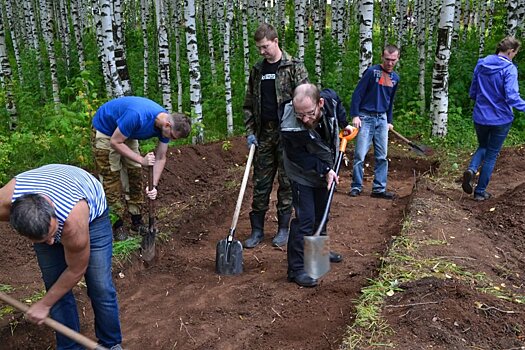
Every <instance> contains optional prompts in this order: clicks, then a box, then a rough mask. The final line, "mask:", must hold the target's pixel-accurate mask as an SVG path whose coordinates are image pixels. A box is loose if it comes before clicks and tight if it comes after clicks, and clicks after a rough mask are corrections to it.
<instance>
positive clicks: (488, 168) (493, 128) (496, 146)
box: [468, 122, 512, 194]
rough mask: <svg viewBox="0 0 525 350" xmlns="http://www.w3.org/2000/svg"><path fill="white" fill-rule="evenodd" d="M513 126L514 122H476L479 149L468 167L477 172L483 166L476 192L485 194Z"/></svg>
mask: <svg viewBox="0 0 525 350" xmlns="http://www.w3.org/2000/svg"><path fill="white" fill-rule="evenodd" d="M511 126H512V122H511V123H508V124H504V125H481V124H477V123H474V128H475V129H476V135H477V137H478V149H477V150H476V152H475V153H474V155H473V156H472V159H471V160H470V165H469V166H468V168H469V169H470V170H472V171H473V172H474V174H475V173H476V172H477V171H478V168H479V167H480V166H481V171H480V174H479V179H478V185H477V186H476V189H475V190H474V193H475V194H483V193H484V192H485V190H486V189H487V186H488V184H489V181H490V177H491V176H492V171H493V170H494V166H495V165H496V159H497V158H498V155H499V152H500V150H501V147H502V146H503V142H505V139H506V138H507V135H508V133H509V130H510V127H511Z"/></svg>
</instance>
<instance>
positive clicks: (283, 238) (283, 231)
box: [272, 213, 292, 247]
mask: <svg viewBox="0 0 525 350" xmlns="http://www.w3.org/2000/svg"><path fill="white" fill-rule="evenodd" d="M291 217H292V213H288V214H279V215H278V217H277V220H278V222H279V226H278V227H279V229H278V230H277V233H276V234H275V237H273V240H272V244H273V246H274V247H282V246H284V245H286V243H288V234H289V233H290V218H291Z"/></svg>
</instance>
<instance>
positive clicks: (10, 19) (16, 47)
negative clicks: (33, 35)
mask: <svg viewBox="0 0 525 350" xmlns="http://www.w3.org/2000/svg"><path fill="white" fill-rule="evenodd" d="M12 1H13V0H6V2H5V7H6V13H7V20H8V24H9V32H10V33H11V42H12V45H13V52H14V55H15V61H16V67H17V72H18V80H19V81H20V85H23V84H24V74H23V70H22V59H21V58H20V50H19V44H18V41H19V40H20V37H21V36H20V34H19V33H18V31H16V30H15V24H14V15H13V6H12V3H11V2H12ZM22 28H24V27H23V26H22Z"/></svg>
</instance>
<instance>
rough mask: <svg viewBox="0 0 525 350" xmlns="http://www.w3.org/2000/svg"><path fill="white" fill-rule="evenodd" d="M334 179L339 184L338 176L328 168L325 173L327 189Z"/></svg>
mask: <svg viewBox="0 0 525 350" xmlns="http://www.w3.org/2000/svg"><path fill="white" fill-rule="evenodd" d="M334 181H335V183H336V184H337V185H339V176H337V174H336V173H335V171H334V170H333V169H330V171H328V172H327V173H326V182H328V189H330V187H332V182H334Z"/></svg>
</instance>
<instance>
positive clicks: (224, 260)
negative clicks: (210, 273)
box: [215, 239, 243, 275]
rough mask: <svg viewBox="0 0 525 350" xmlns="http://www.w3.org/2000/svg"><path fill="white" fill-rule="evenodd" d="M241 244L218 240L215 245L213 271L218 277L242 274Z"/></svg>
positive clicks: (236, 241)
mask: <svg viewBox="0 0 525 350" xmlns="http://www.w3.org/2000/svg"><path fill="white" fill-rule="evenodd" d="M242 269H243V259H242V243H241V242H240V241H238V240H236V239H234V240H231V241H229V240H228V239H223V240H220V241H219V242H218V243H217V252H216V256H215V271H216V272H217V273H218V274H219V275H238V274H240V273H242Z"/></svg>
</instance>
